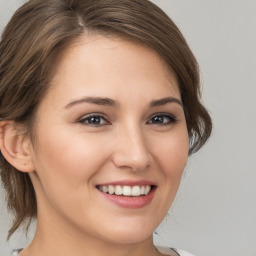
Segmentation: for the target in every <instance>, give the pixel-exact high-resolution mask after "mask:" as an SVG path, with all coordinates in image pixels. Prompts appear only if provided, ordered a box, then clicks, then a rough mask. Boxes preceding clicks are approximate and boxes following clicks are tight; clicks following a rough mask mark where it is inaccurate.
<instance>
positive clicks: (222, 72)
mask: <svg viewBox="0 0 256 256" xmlns="http://www.w3.org/2000/svg"><path fill="white" fill-rule="evenodd" d="M24 2H25V1H22V0H0V31H1V30H2V29H3V27H4V26H5V24H6V23H7V21H8V20H9V18H10V16H11V15H12V13H13V12H14V10H15V9H16V8H17V7H18V6H20V5H21V4H22V3H24ZM153 2H155V3H156V4H158V5H159V6H160V7H162V8H163V9H164V10H165V11H166V12H167V13H168V14H169V16H170V17H171V18H172V19H173V20H174V21H175V22H176V24H177V25H178V26H179V28H180V29H181V31H182V32H183V34H184V36H185V37H186V39H187V41H188V43H189V45H190V46H191V48H192V50H193V52H194V53H195V55H196V57H197V59H198V61H199V64H200V67H201V73H202V84H203V100H204V102H205V104H206V106H207V108H208V109H209V110H210V111H211V114H212V118H213V121H214V131H213V135H212V138H211V139H210V141H209V142H208V144H207V145H206V146H205V147H204V148H203V149H202V150H201V151H200V152H198V153H197V154H195V155H193V156H192V157H191V158H190V159H189V162H188V166H187V168H186V171H185V173H184V178H183V182H182V185H181V189H180V192H179V193H178V195H177V198H176V201H175V203H174V204H173V207H172V209H171V210H170V213H169V216H167V218H166V219H165V220H164V221H163V223H162V224H161V225H160V227H159V229H158V235H156V236H155V240H156V243H157V244H161V245H165V246H167V245H168V246H173V247H177V248H182V249H186V250H188V251H190V252H192V253H194V254H195V255H197V256H240V255H245V256H256V186H255V183H256V159H255V158H256V147H255V144H256V132H255V131H256V1H255V0H154V1H153ZM0 193H1V196H0V216H1V217H0V256H7V255H9V252H10V250H11V248H17V247H22V246H24V245H25V244H26V243H28V241H29V239H30V238H29V237H31V236H32V234H33V228H32V229H31V232H30V234H29V237H28V238H26V237H25V236H24V235H23V234H22V232H18V233H17V234H16V235H15V236H14V237H13V238H12V239H11V240H10V241H9V242H7V241H6V240H5V238H6V235H7V230H8V227H9V225H10V221H11V216H9V215H8V214H7V211H6V205H5V202H4V192H3V190H2V189H0Z"/></svg>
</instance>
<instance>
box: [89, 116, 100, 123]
mask: <svg viewBox="0 0 256 256" xmlns="http://www.w3.org/2000/svg"><path fill="white" fill-rule="evenodd" d="M89 122H90V123H91V124H99V123H100V118H99V117H91V118H90V119H89Z"/></svg>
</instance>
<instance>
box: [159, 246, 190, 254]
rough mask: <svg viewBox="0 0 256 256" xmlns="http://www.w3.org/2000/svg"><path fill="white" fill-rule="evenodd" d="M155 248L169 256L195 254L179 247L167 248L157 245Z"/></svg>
mask: <svg viewBox="0 0 256 256" xmlns="http://www.w3.org/2000/svg"><path fill="white" fill-rule="evenodd" d="M157 250H158V251H159V252H161V253H163V254H164V255H169V256H195V255H193V254H191V253H189V252H187V251H184V250H181V249H174V248H168V247H161V246H157Z"/></svg>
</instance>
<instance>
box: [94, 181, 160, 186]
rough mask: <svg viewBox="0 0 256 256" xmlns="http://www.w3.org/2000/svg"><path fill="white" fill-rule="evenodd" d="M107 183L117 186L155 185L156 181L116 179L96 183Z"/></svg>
mask: <svg viewBox="0 0 256 256" xmlns="http://www.w3.org/2000/svg"><path fill="white" fill-rule="evenodd" d="M109 185H113V186H117V185H121V186H145V185H150V186H156V183H155V182H152V181H148V180H137V181H134V180H118V181H111V182H106V183H101V184H98V185H97V186H109Z"/></svg>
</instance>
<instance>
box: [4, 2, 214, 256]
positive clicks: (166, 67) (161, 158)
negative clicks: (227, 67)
mask: <svg viewBox="0 0 256 256" xmlns="http://www.w3.org/2000/svg"><path fill="white" fill-rule="evenodd" d="M0 56H1V60H0V120H1V122H0V131H1V138H0V148H1V154H2V155H1V177H2V181H3V184H4V187H5V189H6V191H7V202H8V207H9V209H11V210H12V211H13V213H14V216H15V221H14V224H13V226H12V228H11V229H10V232H9V237H10V236H11V235H12V234H13V233H14V232H15V230H16V229H17V228H18V227H19V226H20V225H21V224H23V223H24V222H25V221H27V222H26V223H27V227H28V226H29V223H30V221H31V220H32V219H33V218H35V217H36V218H37V229H36V233H35V237H34V239H33V240H32V242H31V244H30V245H29V246H28V247H26V248H24V249H23V250H20V251H15V252H14V254H13V255H17V254H19V256H32V255H37V256H40V255H48V256H51V255H73V256H78V255H90V256H94V255H95V256H97V255H118V256H120V255H121V256H122V255H129V256H135V255H136V256H138V255H140V256H143V255H145V256H146V255H147V256H149V255H150V256H151V255H152V256H153V255H188V254H185V252H182V251H178V250H174V249H165V250H164V249H162V248H156V247H155V246H154V244H153V232H154V230H155V229H156V227H157V226H158V225H159V224H160V222H161V221H162V219H163V218H164V217H165V215H166V213H167V211H168V209H169V207H170V206H171V204H172V202H173V200H174V197H175V194H176V192H177V189H178V186H179V183H180V179H181V176H182V172H183V170H184V167H185V165H186V162H187V158H188V155H189V154H191V153H193V152H196V151H197V150H198V149H199V148H201V147H202V146H203V144H204V143H205V142H206V140H207V139H208V137H209V136H210V133H211V119H210V117H209V115H208V113H207V111H206V110H205V108H204V107H203V106H202V104H201V103H200V97H199V95H200V88H199V75H198V67H197V63H196V60H195V58H194V56H193V54H192V53H191V51H190V49H189V47H188V45H187V44H186V42H185V40H184V38H183V36H182V35H181V33H180V31H179V30H178V28H177V27H176V26H175V24H174V23H173V22H172V21H171V20H170V18H169V17H167V16H166V14H165V13H164V12H163V11H162V10H160V9H159V8H158V7H157V6H155V5H154V4H153V3H151V2H150V1H148V0H132V1H131V0H49V1H45V0H31V1H28V2H27V3H26V4H25V5H24V6H22V7H21V8H20V9H19V10H18V11H17V12H16V13H15V14H14V16H13V18H12V19H11V21H10V22H9V24H8V25H7V27H6V29H5V31H4V33H3V35H2V41H1V44H0Z"/></svg>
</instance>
